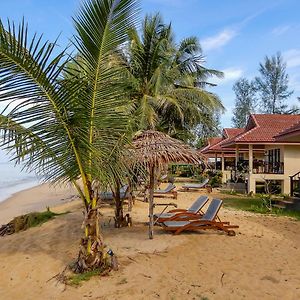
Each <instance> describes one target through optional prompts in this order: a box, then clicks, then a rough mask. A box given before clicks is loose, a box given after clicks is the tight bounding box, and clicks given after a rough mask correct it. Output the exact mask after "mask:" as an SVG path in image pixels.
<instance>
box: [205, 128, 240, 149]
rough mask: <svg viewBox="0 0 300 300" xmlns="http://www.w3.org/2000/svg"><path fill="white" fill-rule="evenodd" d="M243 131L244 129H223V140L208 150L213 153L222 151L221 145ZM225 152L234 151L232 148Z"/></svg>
mask: <svg viewBox="0 0 300 300" xmlns="http://www.w3.org/2000/svg"><path fill="white" fill-rule="evenodd" d="M243 131H244V128H224V129H223V139H222V140H221V141H220V142H219V143H217V144H215V145H213V146H212V147H211V148H210V150H214V151H224V150H225V149H224V148H223V147H222V145H223V144H225V143H226V142H227V141H228V140H229V139H232V138H235V137H236V136H237V135H239V134H240V133H242V132H243ZM226 151H235V149H234V148H232V149H231V148H226Z"/></svg>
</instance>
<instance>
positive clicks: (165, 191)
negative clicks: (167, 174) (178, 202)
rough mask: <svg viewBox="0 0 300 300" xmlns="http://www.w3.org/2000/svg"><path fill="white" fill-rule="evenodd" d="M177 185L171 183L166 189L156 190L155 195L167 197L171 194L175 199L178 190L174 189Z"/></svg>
mask: <svg viewBox="0 0 300 300" xmlns="http://www.w3.org/2000/svg"><path fill="white" fill-rule="evenodd" d="M175 188H176V186H175V185H174V184H173V183H169V184H168V186H167V187H166V188H165V189H161V190H154V197H162V198H163V197H167V196H171V197H172V198H174V199H177V191H174V189H175Z"/></svg>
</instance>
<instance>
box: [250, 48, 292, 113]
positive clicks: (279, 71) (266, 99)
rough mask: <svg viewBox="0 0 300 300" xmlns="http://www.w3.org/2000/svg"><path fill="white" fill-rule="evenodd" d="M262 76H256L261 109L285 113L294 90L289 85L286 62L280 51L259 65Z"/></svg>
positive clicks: (265, 111) (266, 111)
mask: <svg viewBox="0 0 300 300" xmlns="http://www.w3.org/2000/svg"><path fill="white" fill-rule="evenodd" d="M259 72H260V76H258V77H256V78H255V83H256V88H257V91H258V93H259V96H260V106H261V111H262V112H264V113H271V114H278V113H279V114H280V113H285V110H286V108H287V107H288V103H287V100H288V99H289V97H290V96H291V95H292V93H293V91H290V90H289V87H288V82H289V79H288V74H287V73H286V64H285V63H284V61H283V59H282V56H281V54H280V53H277V54H276V55H273V56H271V57H268V56H266V57H265V60H264V62H263V63H260V65H259Z"/></svg>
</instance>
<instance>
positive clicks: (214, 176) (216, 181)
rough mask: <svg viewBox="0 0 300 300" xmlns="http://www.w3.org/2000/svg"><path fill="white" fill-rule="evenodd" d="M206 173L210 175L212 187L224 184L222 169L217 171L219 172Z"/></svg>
mask: <svg viewBox="0 0 300 300" xmlns="http://www.w3.org/2000/svg"><path fill="white" fill-rule="evenodd" d="M206 175H207V176H209V184H210V185H211V186H212V187H218V186H220V185H221V184H222V177H223V174H222V172H221V171H217V172H213V171H207V172H206Z"/></svg>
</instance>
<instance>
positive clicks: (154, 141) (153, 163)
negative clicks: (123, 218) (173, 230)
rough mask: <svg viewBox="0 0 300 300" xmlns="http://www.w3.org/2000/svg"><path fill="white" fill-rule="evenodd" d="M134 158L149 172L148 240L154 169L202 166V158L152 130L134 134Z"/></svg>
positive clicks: (150, 234) (151, 220)
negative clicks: (172, 165) (182, 164)
mask: <svg viewBox="0 0 300 300" xmlns="http://www.w3.org/2000/svg"><path fill="white" fill-rule="evenodd" d="M133 147H134V150H135V157H136V159H137V161H138V162H139V163H142V164H143V165H145V166H146V167H147V169H148V171H149V177H150V183H149V191H150V195H149V238H150V239H152V238H153V207H154V206H153V194H154V176H155V169H156V168H157V167H161V166H163V165H165V164H168V163H170V162H185V163H191V164H197V165H199V164H203V162H204V159H203V156H202V155H201V154H200V153H199V152H198V153H197V152H196V150H194V149H192V148H191V147H189V146H188V145H186V144H184V143H183V142H181V141H179V140H176V139H173V138H171V137H170V136H168V135H166V134H164V133H162V132H158V131H153V130H147V131H143V132H141V133H138V134H136V136H135V137H134V139H133Z"/></svg>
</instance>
